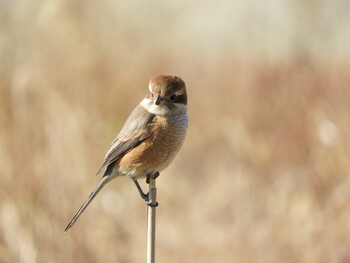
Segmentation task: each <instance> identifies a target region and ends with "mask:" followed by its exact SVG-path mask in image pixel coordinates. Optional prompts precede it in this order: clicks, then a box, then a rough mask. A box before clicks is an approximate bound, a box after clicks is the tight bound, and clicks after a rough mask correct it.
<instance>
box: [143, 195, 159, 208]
mask: <svg viewBox="0 0 350 263" xmlns="http://www.w3.org/2000/svg"><path fill="white" fill-rule="evenodd" d="M142 198H143V200H144V201H145V203H146V205H148V206H150V207H157V206H158V205H159V204H158V202H152V201H150V200H149V193H147V194H144V196H143V197H142Z"/></svg>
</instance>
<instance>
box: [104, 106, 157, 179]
mask: <svg viewBox="0 0 350 263" xmlns="http://www.w3.org/2000/svg"><path fill="white" fill-rule="evenodd" d="M155 117H156V115H155V114H152V113H150V112H149V111H147V110H146V109H145V108H144V107H143V106H141V105H138V106H137V107H136V108H135V109H134V110H133V111H132V112H131V114H130V115H129V117H128V119H127V120H126V122H125V124H124V126H123V128H122V129H121V131H120V132H119V134H118V136H117V138H116V139H115V140H114V141H113V142H112V144H111V146H110V147H109V149H108V151H107V153H106V156H105V160H104V162H103V164H102V166H101V168H100V169H99V170H98V172H97V174H99V173H100V172H101V171H102V170H103V169H104V168H105V167H106V166H108V165H110V164H111V163H113V162H115V161H116V160H118V159H119V158H120V157H122V156H123V155H124V154H126V153H128V152H129V151H130V150H132V149H133V148H134V147H136V146H137V145H138V144H140V143H141V142H142V141H143V140H145V139H146V138H148V137H149V136H150V135H151V133H152V130H153V127H154V125H153V123H154V122H153V120H154V118H155Z"/></svg>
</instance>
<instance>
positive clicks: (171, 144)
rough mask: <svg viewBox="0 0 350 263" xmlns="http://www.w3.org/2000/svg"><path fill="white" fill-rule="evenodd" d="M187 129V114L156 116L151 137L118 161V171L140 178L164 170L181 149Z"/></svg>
mask: <svg viewBox="0 0 350 263" xmlns="http://www.w3.org/2000/svg"><path fill="white" fill-rule="evenodd" d="M187 127H188V117H187V114H180V115H176V116H157V117H156V118H155V120H154V126H153V129H152V133H151V135H150V136H149V137H148V138H147V139H145V140H144V141H143V142H141V143H140V144H139V145H138V146H137V147H135V148H133V149H132V150H131V151H130V152H128V153H127V154H125V155H124V156H123V157H122V158H121V159H120V161H119V171H120V172H121V173H124V174H125V175H129V176H132V177H137V178H140V177H143V176H146V175H147V174H148V173H152V172H155V171H161V170H162V169H164V168H166V167H167V166H168V165H169V164H170V163H171V161H172V160H173V159H174V157H175V156H176V154H177V152H178V151H179V149H180V148H181V146H182V143H183V141H184V139H185V135H186V131H187Z"/></svg>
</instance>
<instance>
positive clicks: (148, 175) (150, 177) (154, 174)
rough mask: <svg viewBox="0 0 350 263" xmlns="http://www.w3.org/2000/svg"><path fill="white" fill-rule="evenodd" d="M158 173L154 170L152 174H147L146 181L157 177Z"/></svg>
mask: <svg viewBox="0 0 350 263" xmlns="http://www.w3.org/2000/svg"><path fill="white" fill-rule="evenodd" d="M159 175H160V173H159V172H155V173H153V174H147V176H146V183H147V184H149V180H151V179H157V178H158V176H159Z"/></svg>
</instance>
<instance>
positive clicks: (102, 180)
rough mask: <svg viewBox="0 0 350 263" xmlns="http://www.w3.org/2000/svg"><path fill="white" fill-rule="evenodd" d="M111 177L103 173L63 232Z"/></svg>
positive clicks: (71, 224)
mask: <svg viewBox="0 0 350 263" xmlns="http://www.w3.org/2000/svg"><path fill="white" fill-rule="evenodd" d="M112 178H113V177H112V176H109V175H105V176H103V177H102V178H101V180H100V181H99V182H98V184H97V185H96V187H95V189H94V190H93V191H92V192H91V194H90V195H89V197H88V198H87V199H86V200H85V202H84V203H83V204H82V206H81V207H80V208H79V210H78V212H77V213H76V214H75V215H74V217H73V218H72V220H71V221H70V222H69V224H68V226H67V227H66V228H65V230H64V232H67V231H68V230H69V229H70V228H71V227H72V226H73V225H74V223H75V222H76V221H77V220H78V218H79V217H80V215H81V214H82V213H83V212H84V210H85V209H86V207H87V206H88V205H89V204H90V202H91V201H92V200H93V199H94V198H95V196H96V195H97V194H98V192H100V190H101V189H102V188H103V187H104V186H105V184H106V183H108V182H109V181H110V180H111V179H112Z"/></svg>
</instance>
